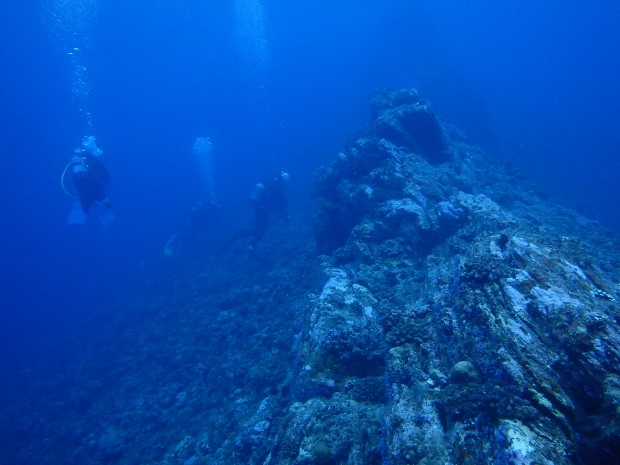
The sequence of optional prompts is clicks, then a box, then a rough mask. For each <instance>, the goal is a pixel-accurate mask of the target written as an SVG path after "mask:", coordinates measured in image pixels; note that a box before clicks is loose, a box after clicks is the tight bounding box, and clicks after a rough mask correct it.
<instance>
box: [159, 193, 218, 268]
mask: <svg viewBox="0 0 620 465" xmlns="http://www.w3.org/2000/svg"><path fill="white" fill-rule="evenodd" d="M219 213H220V206H219V205H218V204H217V203H215V202H214V201H212V200H208V201H204V200H201V201H198V202H196V203H195V204H194V206H193V207H192V212H191V214H190V216H189V218H188V220H187V224H186V225H185V227H184V228H183V229H182V230H181V232H179V233H177V234H173V235H172V237H171V238H170V240H169V241H168V243H167V244H166V247H165V248H164V253H165V254H166V255H169V256H174V255H178V254H179V252H180V251H181V250H183V249H184V248H185V246H187V245H188V244H190V243H191V242H192V241H193V240H194V239H195V238H196V236H198V234H199V233H201V232H202V231H206V230H208V229H209V228H210V227H212V226H214V225H215V224H216V222H217V220H218V217H219Z"/></svg>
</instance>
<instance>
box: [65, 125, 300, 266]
mask: <svg viewBox="0 0 620 465" xmlns="http://www.w3.org/2000/svg"><path fill="white" fill-rule="evenodd" d="M212 149H213V144H212V143H211V141H210V140H209V139H208V138H198V139H196V142H195V143H194V147H193V153H194V156H195V162H196V165H197V168H198V169H199V170H200V171H201V173H202V175H203V183H204V187H205V191H206V196H205V198H204V199H202V200H199V201H197V202H196V203H195V204H194V205H193V207H192V210H191V213H190V215H189V218H188V219H187V221H186V224H185V225H184V227H183V228H182V229H181V230H180V231H179V232H177V233H175V234H173V235H172V237H171V238H170V240H168V242H167V243H166V245H165V247H164V253H165V254H166V255H168V256H176V255H178V254H179V253H180V252H181V251H182V250H184V249H185V248H186V247H187V246H188V245H189V244H190V243H191V242H192V241H193V240H194V239H195V238H196V237H197V236H198V235H199V234H201V233H202V232H203V231H208V230H210V229H211V228H212V227H213V226H214V225H215V224H216V223H217V222H218V220H219V216H220V206H219V205H218V203H217V201H216V196H215V190H214V186H213V177H212V158H211V152H212ZM102 155H103V151H102V150H101V149H99V148H98V147H97V144H96V140H95V137H94V136H88V137H85V138H84V140H83V141H82V144H81V146H80V147H78V148H77V149H75V151H74V154H73V157H72V158H71V160H70V161H69V163H68V164H67V165H66V167H65V169H64V171H63V173H62V176H61V185H62V187H63V190H64V191H65V192H66V193H67V194H68V195H69V196H70V197H72V199H73V204H72V207H71V211H70V212H69V218H68V222H69V224H85V222H86V216H87V214H88V213H89V212H90V211H95V212H96V215H97V216H98V217H99V220H100V221H101V224H102V226H103V227H104V228H106V229H107V227H108V226H109V225H110V224H111V223H112V221H114V214H113V213H112V210H111V206H112V204H111V202H110V196H109V183H110V173H109V171H108V169H107V168H106V166H105V164H104V163H103V159H102ZM68 176H70V178H71V181H72V185H73V188H72V189H70V188H68V187H67V185H66V178H67V177H68ZM288 182H289V175H288V173H287V172H285V171H280V172H278V173H277V174H276V175H275V176H274V177H272V178H271V179H269V180H268V181H265V182H259V183H257V184H256V185H255V186H254V190H253V191H252V194H251V196H250V199H249V203H250V206H251V207H252V208H253V209H254V224H253V226H252V228H250V229H247V230H243V231H240V232H238V233H237V234H235V236H234V237H233V240H237V239H242V238H249V239H250V245H249V246H248V249H249V250H254V249H255V248H256V246H257V245H258V244H259V242H260V241H261V239H262V238H263V237H264V235H265V233H266V231H267V228H268V225H269V220H270V218H271V217H272V216H273V215H274V214H275V215H278V216H279V217H280V219H281V220H282V221H284V222H288V221H289V220H290V216H289V213H288V200H287V198H286V191H287V185H288Z"/></svg>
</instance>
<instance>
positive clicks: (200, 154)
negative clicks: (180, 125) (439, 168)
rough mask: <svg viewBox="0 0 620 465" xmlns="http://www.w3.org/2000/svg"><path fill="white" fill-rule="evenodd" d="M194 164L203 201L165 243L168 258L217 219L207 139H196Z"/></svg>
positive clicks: (211, 159) (200, 201) (210, 151)
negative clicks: (182, 226)
mask: <svg viewBox="0 0 620 465" xmlns="http://www.w3.org/2000/svg"><path fill="white" fill-rule="evenodd" d="M192 153H193V155H194V163H195V165H196V168H197V171H198V173H199V174H200V176H201V178H202V185H203V186H202V187H203V188H204V191H205V200H199V201H198V202H196V203H195V204H194V205H193V207H192V211H191V213H190V216H189V218H188V219H187V222H186V224H185V226H184V228H183V229H182V230H181V232H179V233H175V234H173V235H172V237H171V238H170V239H169V240H168V242H167V243H166V246H165V247H164V253H165V254H166V255H168V256H170V257H172V256H175V255H178V254H179V253H180V252H181V251H182V250H183V249H184V248H185V247H186V246H187V245H188V244H189V243H191V242H192V241H193V240H194V239H195V238H196V236H198V235H199V234H200V233H201V232H202V231H206V230H207V229H209V228H210V227H211V226H213V225H214V224H215V223H216V222H217V220H218V217H219V212H220V206H219V205H218V204H217V202H216V199H215V188H214V181H213V156H212V154H213V143H212V142H211V139H209V138H208V137H198V138H197V139H196V141H195V142H194V146H193V147H192Z"/></svg>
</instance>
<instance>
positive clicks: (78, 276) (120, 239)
mask: <svg viewBox="0 0 620 465" xmlns="http://www.w3.org/2000/svg"><path fill="white" fill-rule="evenodd" d="M560 5H561V6H560ZM0 43H2V46H1V47H0V59H1V63H2V66H1V67H0V102H1V105H2V112H0V119H1V123H0V127H1V128H2V135H1V136H0V154H1V156H2V165H1V166H2V170H1V174H2V182H1V183H0V206H1V213H2V217H3V218H2V220H3V221H2V228H1V229H0V240H1V242H0V243H1V244H2V245H3V249H4V250H3V252H2V262H1V263H2V264H1V268H0V273H1V276H0V278H1V281H0V282H1V286H2V289H1V291H2V292H1V294H0V312H1V321H2V324H1V327H0V332H1V333H0V367H1V370H2V371H1V373H6V372H7V371H9V372H10V371H11V370H18V369H22V368H24V367H25V366H27V365H28V363H29V362H28V360H30V358H31V357H33V356H36V355H37V354H38V353H41V351H43V350H47V349H48V348H49V347H51V346H53V345H54V344H57V343H60V342H62V341H66V340H69V339H71V337H72V335H74V334H75V332H76V331H77V330H78V328H79V327H80V325H82V324H83V323H84V322H85V321H88V317H89V315H91V314H92V313H94V312H98V311H113V310H111V309H113V308H114V305H115V304H116V303H118V302H119V301H121V300H122V298H123V296H125V295H128V294H131V292H132V290H134V289H137V288H139V287H140V286H141V284H142V283H144V282H146V281H148V280H149V278H150V277H152V276H153V274H155V273H157V272H158V270H160V269H163V268H165V267H166V266H167V263H166V260H165V257H164V256H163V253H162V250H163V245H164V244H165V243H166V241H167V239H168V238H169V236H170V235H171V234H172V233H173V232H175V230H176V229H178V226H179V224H181V223H182V222H183V221H184V218H185V217H186V216H187V214H188V212H189V209H190V207H191V204H192V203H193V202H194V201H195V200H196V199H197V198H198V197H199V196H200V195H201V179H200V176H199V175H198V173H196V169H195V166H194V165H193V164H192V162H191V161H192V160H191V147H192V144H193V141H194V140H195V138H196V137H199V136H202V137H207V136H208V137H210V138H211V140H212V141H213V143H214V178H215V189H216V194H217V197H218V199H219V202H220V203H221V205H222V209H223V211H224V215H225V216H226V218H228V219H229V220H230V221H231V222H232V224H241V223H243V222H244V221H246V220H247V218H248V217H249V211H248V210H249V209H248V208H247V203H246V198H247V197H248V195H249V192H250V191H251V189H252V186H253V185H254V183H255V182H256V181H257V180H258V178H260V177H264V176H269V175H271V174H272V173H274V172H275V171H276V170H279V169H281V168H284V169H286V170H288V171H289V172H290V173H291V180H292V181H291V182H292V189H291V191H292V192H291V195H292V199H291V203H292V204H295V203H297V205H302V204H304V202H307V201H308V200H307V199H308V197H309V193H310V190H311V183H312V174H313V171H314V170H315V169H316V168H318V167H319V166H320V165H321V164H323V163H325V162H327V161H328V160H331V159H332V158H333V157H334V155H335V154H336V153H337V152H338V150H339V149H340V148H341V147H342V146H343V145H344V144H345V142H346V140H347V138H348V137H349V136H350V135H351V134H352V133H353V132H354V131H356V130H358V129H360V128H361V127H363V125H364V124H366V123H367V120H368V102H369V96H370V94H371V93H372V91H373V90H375V89H377V88H378V87H381V86H388V87H389V86H391V87H415V88H417V89H418V90H419V91H420V93H421V94H422V95H423V96H424V97H425V98H427V99H428V100H430V101H431V102H433V105H434V108H435V110H436V111H437V113H438V114H440V115H441V116H442V117H443V118H444V119H445V120H446V121H449V122H451V123H454V124H455V125H456V126H458V127H460V128H461V129H462V130H463V131H465V133H467V135H468V136H469V138H470V139H471V141H472V142H474V143H476V144H479V145H481V146H482V147H484V148H485V149H486V150H487V151H488V152H489V153H490V154H491V155H493V156H496V157H501V158H504V159H506V160H508V161H509V162H510V163H511V164H512V165H513V166H514V167H515V168H517V169H518V170H520V171H522V172H523V174H524V176H525V177H526V178H527V179H529V180H531V181H533V182H535V183H537V184H538V185H539V186H540V189H541V191H543V192H546V193H547V194H548V195H549V196H550V197H551V198H552V199H553V200H554V201H557V202H560V203H563V204H565V205H567V206H569V207H571V208H575V209H577V210H579V212H580V213H581V214H583V215H584V216H586V217H588V218H592V219H595V220H597V221H600V222H602V223H604V224H605V225H607V226H608V227H609V228H612V229H614V230H616V231H619V230H620V211H619V210H618V208H617V205H618V204H619V203H620V191H618V189H617V188H616V179H617V177H618V175H619V174H620V162H619V161H618V157H617V156H616V153H617V150H618V147H620V131H618V127H620V90H619V89H618V85H617V83H618V82H619V77H620V54H618V50H620V6H619V4H618V3H617V2H615V1H611V0H593V1H588V2H585V1H565V2H557V1H551V0H537V1H533V0H523V1H519V2H492V1H482V0H481V1H473V2H472V1H464V0H463V1H462V0H432V1H431V0H425V1H416V2H413V1H405V0H382V1H371V0H356V1H350V0H349V1H343V0H330V1H323V0H319V1H316V0H315V1H306V0H299V1H290V0H287V1H285V0H262V1H259V0H236V1H216V0H213V1H208V2H206V1H199V0H168V1H163V0H162V1H155V0H148V1H147V0H134V1H127V0H108V1H97V0H90V1H88V0H81V1H80V0H46V1H42V0H22V1H20V2H2V4H1V5H0ZM75 48H78V49H79V50H78V51H76V50H74V49H75ZM69 53H71V54H69ZM91 134H93V135H95V136H96V137H97V143H98V144H99V146H100V147H101V148H102V149H103V151H104V154H105V156H106V160H107V164H108V167H109V169H110V171H111V174H112V184H111V195H112V201H113V209H114V211H115V214H116V217H117V218H116V222H115V224H114V225H113V226H112V227H111V228H110V229H109V230H107V231H104V230H103V229H102V228H101V227H100V225H99V224H97V222H96V221H93V218H89V221H88V223H87V224H86V226H84V227H69V226H68V225H67V224H66V219H67V213H68V210H69V207H70V199H69V198H68V197H66V195H65V194H64V192H63V191H62V189H61V186H60V182H59V180H60V175H61V172H62V170H63V168H64V167H65V165H66V163H67V161H68V160H69V158H70V156H71V154H72V152H73V149H74V148H75V147H77V146H78V145H79V144H80V141H81V140H82V137H84V136H86V135H91Z"/></svg>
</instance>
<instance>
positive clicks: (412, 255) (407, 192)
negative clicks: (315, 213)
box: [275, 91, 620, 465]
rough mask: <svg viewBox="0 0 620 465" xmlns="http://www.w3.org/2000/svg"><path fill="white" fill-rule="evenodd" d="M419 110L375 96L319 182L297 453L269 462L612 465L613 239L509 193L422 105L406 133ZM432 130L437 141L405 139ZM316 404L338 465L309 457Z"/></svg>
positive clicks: (615, 440) (413, 97) (492, 169)
mask: <svg viewBox="0 0 620 465" xmlns="http://www.w3.org/2000/svg"><path fill="white" fill-rule="evenodd" d="M417 99H418V96H417V93H415V91H395V92H385V91H384V92H382V93H381V94H380V96H379V103H377V100H375V108H374V111H373V117H374V118H375V120H374V122H373V125H372V127H371V128H370V130H369V131H367V132H366V133H365V134H364V135H363V136H362V137H360V138H358V139H356V140H354V141H352V142H351V143H350V144H349V146H348V147H347V149H346V150H345V151H344V152H343V153H341V154H339V155H338V157H337V158H336V160H335V161H333V162H332V163H331V164H330V165H328V166H326V167H324V168H322V169H320V170H319V171H318V172H317V176H316V195H317V197H318V198H319V200H320V202H321V206H322V207H321V212H320V214H319V220H318V233H317V238H318V239H317V240H318V242H319V246H320V247H322V250H323V251H324V252H326V253H329V256H327V257H325V258H324V263H323V265H324V268H325V273H326V275H327V277H328V280H327V282H326V284H325V286H324V289H323V292H322V293H321V294H320V295H319V296H317V297H316V298H315V300H314V302H313V303H312V305H311V309H310V311H309V312H308V315H307V317H306V325H305V331H304V337H303V340H302V344H301V349H300V358H301V366H302V369H301V370H300V373H299V378H298V383H297V385H296V387H295V391H294V394H295V395H296V396H297V403H295V404H293V405H292V406H291V409H290V410H289V415H290V416H292V417H293V418H292V419H290V420H289V421H290V422H291V423H292V424H295V425H296V427H295V428H294V429H293V430H291V435H293V436H295V437H297V444H299V445H300V446H299V449H296V450H290V448H289V449H287V451H286V453H284V452H282V453H280V454H278V455H276V459H275V463H287V464H288V463H290V464H295V465H298V464H302V463H304V464H305V463H343V464H344V463H346V464H368V463H389V464H392V465H400V464H403V465H404V464H425V465H428V464H446V463H453V464H480V463H502V464H504V463H505V464H531V463H545V464H551V463H553V464H555V465H558V464H577V463H611V462H613V461H614V460H617V459H618V458H619V457H620V397H619V396H618V392H619V391H618V379H619V373H620V365H619V364H620V332H619V329H620V327H619V323H620V311H619V308H618V306H617V304H616V301H615V299H616V297H617V294H618V282H619V280H620V274H619V270H618V264H619V263H620V262H619V259H618V255H617V250H618V248H617V246H618V241H617V239H616V238H613V237H611V236H609V235H608V234H607V233H606V232H605V231H604V230H602V228H600V227H598V226H597V225H595V224H593V223H588V222H587V221H584V220H583V219H581V218H578V217H577V216H576V215H574V214H572V213H571V212H568V211H566V210H563V209H561V208H558V207H556V206H553V205H550V204H548V203H546V202H545V201H543V200H541V199H539V198H538V197H536V196H535V195H534V194H532V193H531V192H530V190H529V189H528V188H527V186H525V185H519V183H516V184H515V181H514V180H512V179H510V178H509V177H508V176H507V175H506V174H505V172H504V171H503V169H502V168H501V167H500V166H498V165H497V164H495V163H492V162H491V161H489V160H487V159H485V158H484V157H483V156H482V154H481V153H480V152H479V151H478V150H477V149H476V148H475V147H471V146H468V145H467V144H466V143H464V142H463V141H462V140H460V138H458V135H457V134H456V132H455V131H453V130H451V129H449V128H447V127H445V126H443V125H441V124H440V123H439V122H438V121H437V120H436V118H435V117H433V116H431V115H432V113H431V112H430V110H429V109H428V107H427V106H426V104H424V105H422V106H421V108H422V110H421V111H422V113H423V114H424V115H425V118H426V121H427V123H420V124H419V125H416V124H412V125H407V124H404V122H403V121H404V120H405V119H404V117H403V115H404V114H405V113H407V112H408V111H410V110H409V108H410V107H411V105H413V106H414V107H419V106H420V104H419V100H417ZM412 102H413V103H412ZM403 108H407V109H408V110H406V111H405V110H403ZM377 115H379V116H377ZM399 118H400V120H399ZM388 127H389V129H387V128H388ZM427 127H428V128H431V130H430V133H429V134H428V139H427V140H428V141H431V140H432V141H436V142H437V144H438V141H442V143H443V144H445V145H440V144H438V145H436V146H435V145H432V144H434V143H431V142H425V143H420V142H416V143H413V142H409V141H420V140H421V139H420V138H421V135H420V132H419V131H423V130H424V128H427ZM437 131H440V134H439V135H437V134H436V133H437ZM425 144H426V145H425ZM429 146H433V147H437V148H439V147H440V148H441V149H442V150H443V153H445V154H449V156H446V157H445V158H442V159H437V158H432V157H431V158H429V156H428V152H427V153H425V150H428V147H429ZM435 153H438V152H435ZM439 161H442V163H438V162H439ZM352 386H355V387H360V388H359V389H361V392H363V393H364V394H363V395H360V394H359V392H360V390H359V389H352ZM364 386H368V388H364ZM370 392H374V395H371V394H370ZM317 402H318V403H319V404H320V405H321V407H320V409H319V412H320V414H322V415H325V412H326V411H330V410H329V409H332V410H331V415H329V419H328V420H327V419H326V420H325V421H329V422H331V424H333V425H345V426H344V430H343V429H342V428H343V426H339V427H338V429H339V437H340V440H339V441H340V442H337V443H334V442H333V440H330V441H331V442H330V443H329V450H330V451H332V454H331V455H330V457H331V459H330V460H332V461H323V460H324V459H322V458H320V457H318V456H317V454H314V455H313V453H312V452H309V451H312V450H314V449H313V447H318V446H317V445H318V444H323V443H324V438H325V432H324V428H319V429H317V428H315V427H312V424H313V421H314V420H312V421H309V420H307V421H306V423H304V418H307V416H308V412H309V411H313V412H316V411H317ZM334 403H335V405H336V406H334ZM360 403H361V405H363V408H360ZM352 412H354V413H355V414H357V415H358V418H359V421H356V422H348V421H346V418H348V417H349V416H350V415H351V414H352ZM377 418H381V419H382V420H381V422H380V423H381V424H378V423H377V421H376V419H377ZM299 423H304V424H305V425H306V426H307V427H306V428H303V427H300V426H299ZM346 425H350V426H348V427H347V426H346ZM360 429H361V430H363V431H368V433H367V434H365V435H359V434H358V435H357V436H354V435H353V432H354V431H359V430H360ZM300 431H301V432H303V438H299V435H300ZM279 437H280V438H281V439H280V441H282V442H287V443H290V438H289V435H288V434H287V433H286V432H280V436H279ZM276 450H277V447H276ZM322 450H323V449H322Z"/></svg>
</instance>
